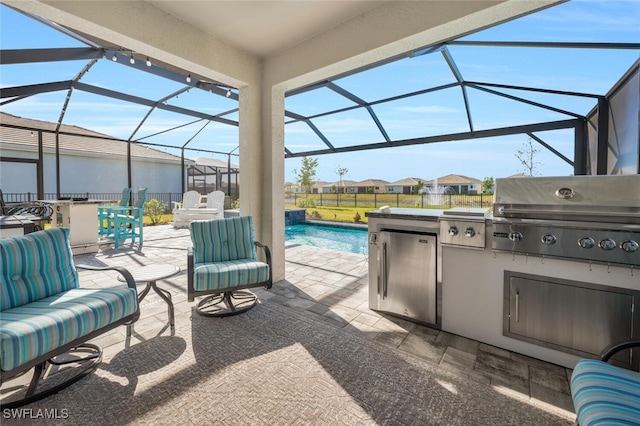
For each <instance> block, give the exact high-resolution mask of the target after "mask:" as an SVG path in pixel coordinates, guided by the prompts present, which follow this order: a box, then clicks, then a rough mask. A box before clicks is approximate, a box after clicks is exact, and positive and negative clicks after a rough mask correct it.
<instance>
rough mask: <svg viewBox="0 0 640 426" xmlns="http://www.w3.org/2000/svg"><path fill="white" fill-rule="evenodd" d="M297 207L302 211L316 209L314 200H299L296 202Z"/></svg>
mask: <svg viewBox="0 0 640 426" xmlns="http://www.w3.org/2000/svg"><path fill="white" fill-rule="evenodd" d="M298 207H301V208H303V209H305V208H313V207H316V200H315V199H314V198H307V199H300V200H298Z"/></svg>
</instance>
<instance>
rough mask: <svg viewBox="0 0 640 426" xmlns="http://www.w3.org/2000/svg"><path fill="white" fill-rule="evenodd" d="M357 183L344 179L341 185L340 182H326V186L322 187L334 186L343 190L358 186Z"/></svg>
mask: <svg viewBox="0 0 640 426" xmlns="http://www.w3.org/2000/svg"><path fill="white" fill-rule="evenodd" d="M357 183H358V182H356V181H354V180H346V179H342V183H340V181H335V182H325V184H324V185H322V186H323V187H325V188H326V187H332V186H334V185H335V186H336V188H342V187H346V186H357Z"/></svg>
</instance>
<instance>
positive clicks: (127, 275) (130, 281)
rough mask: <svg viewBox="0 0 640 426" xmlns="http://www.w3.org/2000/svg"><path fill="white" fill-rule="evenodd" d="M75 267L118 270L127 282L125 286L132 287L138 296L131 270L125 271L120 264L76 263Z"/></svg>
mask: <svg viewBox="0 0 640 426" xmlns="http://www.w3.org/2000/svg"><path fill="white" fill-rule="evenodd" d="M76 269H86V270H88V271H118V272H119V273H120V275H122V277H123V278H124V280H125V281H126V282H127V286H128V287H129V288H132V289H134V290H135V292H136V297H137V296H138V287H137V286H136V282H135V281H134V279H133V276H132V275H131V272H129V271H127V270H126V269H125V268H123V267H121V266H91V265H76Z"/></svg>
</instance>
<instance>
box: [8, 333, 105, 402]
mask: <svg viewBox="0 0 640 426" xmlns="http://www.w3.org/2000/svg"><path fill="white" fill-rule="evenodd" d="M79 355H82V356H79ZM100 361H102V348H100V346H97V345H94V344H91V343H83V344H81V345H78V346H77V347H76V348H74V349H72V350H70V351H69V352H67V353H65V354H62V355H59V356H57V357H54V358H51V359H49V360H47V361H45V362H43V363H41V364H38V365H36V366H35V367H34V369H33V370H34V371H33V377H32V378H31V382H30V383H29V387H28V388H27V391H26V393H25V396H24V397H23V398H21V399H18V400H14V401H10V402H7V403H4V402H3V403H0V409H5V408H17V407H22V406H23V405H27V404H31V403H32V402H36V401H39V400H41V399H43V398H46V397H48V396H50V395H53V394H56V393H58V392H60V391H61V390H62V389H64V388H66V387H67V386H70V385H72V384H74V383H75V382H77V381H78V380H80V379H82V378H83V377H84V376H86V375H87V374H89V373H92V372H93V371H94V370H95V369H96V368H97V367H98V364H100ZM71 363H81V364H82V365H81V366H79V367H76V368H73V370H74V371H73V373H74V374H73V375H72V376H71V377H70V378H68V379H65V380H64V381H62V382H61V383H58V384H57V385H55V386H52V387H50V388H47V389H44V390H42V391H40V392H36V389H37V387H38V385H39V384H40V383H41V380H42V378H43V377H44V376H45V372H46V370H47V369H48V366H47V364H50V365H56V366H61V365H67V364H71ZM65 370H66V369H65ZM27 371H28V370H27ZM60 374H63V373H60Z"/></svg>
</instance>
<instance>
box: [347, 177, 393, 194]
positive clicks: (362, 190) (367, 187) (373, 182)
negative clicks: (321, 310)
mask: <svg viewBox="0 0 640 426" xmlns="http://www.w3.org/2000/svg"><path fill="white" fill-rule="evenodd" d="M388 183H389V182H387V181H386V180H382V179H366V180H363V181H360V182H357V183H356V184H354V186H353V189H354V191H353V193H357V194H381V193H384V192H385V189H386V187H387V184H388ZM349 192H352V191H349Z"/></svg>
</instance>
